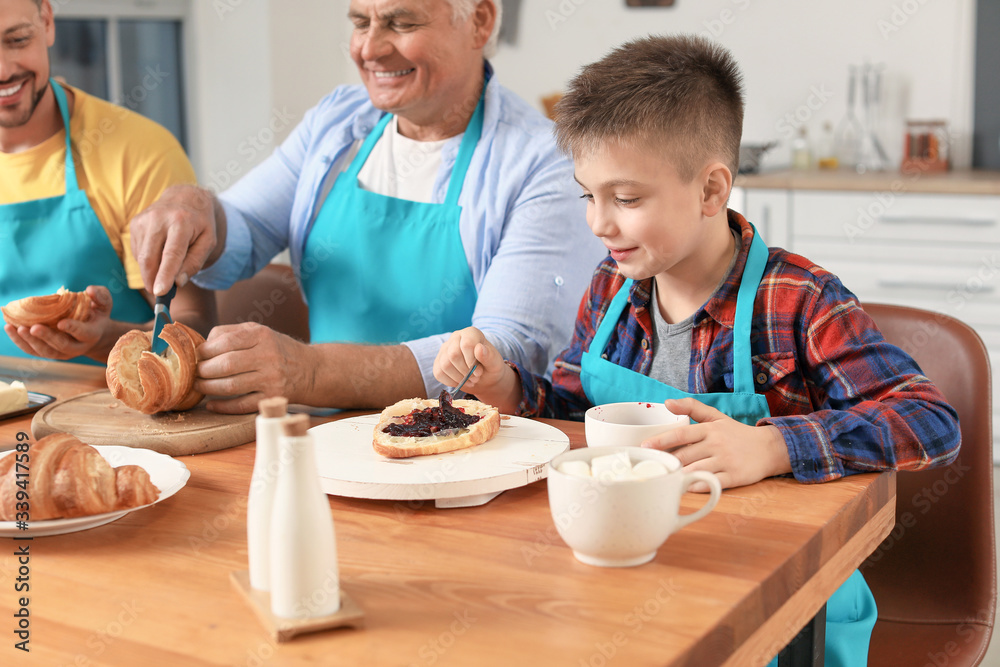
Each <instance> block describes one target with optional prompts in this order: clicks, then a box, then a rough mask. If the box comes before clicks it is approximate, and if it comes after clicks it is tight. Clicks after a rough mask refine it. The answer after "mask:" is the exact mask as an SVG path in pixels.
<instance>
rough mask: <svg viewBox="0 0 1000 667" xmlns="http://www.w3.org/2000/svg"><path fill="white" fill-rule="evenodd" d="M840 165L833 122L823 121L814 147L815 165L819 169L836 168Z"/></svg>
mask: <svg viewBox="0 0 1000 667" xmlns="http://www.w3.org/2000/svg"><path fill="white" fill-rule="evenodd" d="M839 165H840V160H839V159H838V158H837V141H836V139H835V138H834V134H833V123H831V122H830V121H824V123H823V132H822V133H821V134H820V136H819V144H818V146H817V147H816V166H817V167H819V168H820V169H836V168H837V167H838V166H839Z"/></svg>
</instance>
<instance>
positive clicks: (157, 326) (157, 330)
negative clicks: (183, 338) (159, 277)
mask: <svg viewBox="0 0 1000 667" xmlns="http://www.w3.org/2000/svg"><path fill="white" fill-rule="evenodd" d="M175 294H177V285H174V286H173V287H171V288H170V291H169V292H167V293H166V294H164V295H163V296H158V297H156V306H154V307H153V353H154V354H159V355H160V356H163V354H164V353H165V352H166V351H167V347H168V346H167V341H165V340H163V339H162V338H160V334H161V333H163V325H165V324H173V322H174V321H173V320H172V319H170V300H171V299H173V298H174V295H175Z"/></svg>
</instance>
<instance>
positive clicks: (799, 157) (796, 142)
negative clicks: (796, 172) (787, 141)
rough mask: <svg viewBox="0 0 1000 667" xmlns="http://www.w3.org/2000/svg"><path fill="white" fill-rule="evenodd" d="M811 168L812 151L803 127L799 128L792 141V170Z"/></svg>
mask: <svg viewBox="0 0 1000 667" xmlns="http://www.w3.org/2000/svg"><path fill="white" fill-rule="evenodd" d="M811 166H812V151H811V150H810V148H809V136H808V133H807V131H806V126H805V125H800V126H799V133H798V136H796V137H795V138H794V139H792V168H793V169H809V168H810V167H811Z"/></svg>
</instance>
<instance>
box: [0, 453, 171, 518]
mask: <svg viewBox="0 0 1000 667" xmlns="http://www.w3.org/2000/svg"><path fill="white" fill-rule="evenodd" d="M28 454H29V461H30V462H29V464H28V466H27V471H28V477H27V481H28V484H27V487H28V488H27V491H28V494H29V498H30V500H29V509H28V516H29V520H32V521H41V520H45V519H71V518H73V517H79V516H92V515H95V514H104V513H106V512H117V511H120V510H124V509H130V508H132V507H140V506H142V505H148V504H150V503H152V502H154V501H155V500H156V499H157V498H158V497H159V496H160V491H159V489H157V488H156V486H155V485H154V484H153V483H152V482H151V481H150V479H149V473H147V472H146V471H145V470H143V469H142V468H141V467H139V466H134V465H127V466H121V467H118V468H112V467H111V465H110V464H109V463H108V462H107V461H106V460H105V459H104V457H103V456H101V454H100V452H98V451H97V450H96V449H94V448H93V447H91V446H90V445H87V444H84V443H82V442H80V441H79V440H78V439H77V438H76V437H74V436H72V435H70V434H68V433H53V434H52V435H49V436H46V437H44V438H42V439H41V440H38V441H37V442H35V443H34V444H32V445H31V446H30V447H29V448H28ZM15 459H16V455H15V454H8V455H7V456H5V457H3V458H2V459H0V520H3V521H14V520H16V519H17V514H18V512H20V511H23V510H24V504H23V502H22V501H19V500H18V499H17V492H18V491H20V490H22V488H21V487H19V486H18V485H17V482H18V479H21V480H23V479H24V478H23V477H21V478H18V476H17V473H18V472H21V473H23V472H24V468H23V467H22V468H21V469H20V470H19V469H18V468H17V466H16V465H15V462H16V461H15ZM19 502H20V503H21V505H20V509H18V503H19Z"/></svg>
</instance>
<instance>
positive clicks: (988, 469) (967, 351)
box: [861, 304, 997, 667]
mask: <svg viewBox="0 0 1000 667" xmlns="http://www.w3.org/2000/svg"><path fill="white" fill-rule="evenodd" d="M864 309H865V311H867V312H868V314H869V315H871V317H872V319H874V320H875V323H876V324H877V325H878V327H879V328H880V329H881V330H882V333H883V334H884V335H885V337H886V339H887V340H888V341H889V342H891V343H893V344H895V345H898V346H899V347H901V348H903V349H904V350H905V351H906V352H908V353H909V354H910V355H911V356H912V357H913V358H914V359H915V360H916V361H917V363H918V364H919V365H920V368H921V369H922V370H923V372H924V375H926V376H927V377H929V378H930V379H931V380H933V381H934V382H935V384H937V386H938V388H939V389H940V390H941V392H942V393H943V394H944V395H945V397H946V398H947V399H948V402H949V403H951V404H952V406H954V407H955V409H956V410H957V411H958V415H959V421H960V424H961V429H962V448H961V451H960V453H959V456H958V459H957V460H956V461H955V462H954V463H952V464H951V465H949V466H947V467H945V468H935V469H931V470H925V471H924V470H922V471H916V472H900V473H897V475H896V525H895V527H894V528H893V530H892V533H891V534H890V535H889V537H887V538H886V539H885V541H884V542H882V544H881V545H880V546H879V547H878V549H876V550H875V552H874V553H872V555H871V556H869V558H868V559H867V560H866V561H865V562H864V563H863V564H862V566H861V572H862V573H863V574H864V576H865V579H866V580H867V581H868V585H869V586H870V587H871V589H872V593H873V594H874V595H875V601H876V603H877V605H878V622H877V623H876V624H875V630H874V632H873V633H872V640H871V648H870V650H869V664H870V665H873V666H878V665H892V666H893V667H898V666H903V665H906V666H910V665H912V666H914V667H924V666H925V665H935V666H938V667H944V666H945V665H947V667H959V666H964V665H978V664H979V663H980V662H981V661H982V659H983V656H984V654H985V652H986V647H987V646H988V645H989V642H990V636H991V635H992V633H993V620H994V614H995V611H996V593H997V590H996V560H995V558H996V554H995V543H994V524H993V428H992V400H991V399H992V384H991V380H990V360H989V356H988V355H987V352H986V348H985V347H984V345H983V342H982V340H981V339H980V338H979V335H978V334H976V332H975V331H974V330H973V329H972V328H971V327H969V326H968V325H966V324H964V323H962V322H960V321H959V320H957V319H955V318H953V317H949V316H947V315H941V314H937V313H932V312H930V311H925V310H920V309H916V308H908V307H904V306H890V305H883V304H865V305H864Z"/></svg>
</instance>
